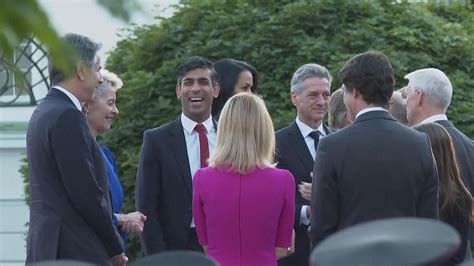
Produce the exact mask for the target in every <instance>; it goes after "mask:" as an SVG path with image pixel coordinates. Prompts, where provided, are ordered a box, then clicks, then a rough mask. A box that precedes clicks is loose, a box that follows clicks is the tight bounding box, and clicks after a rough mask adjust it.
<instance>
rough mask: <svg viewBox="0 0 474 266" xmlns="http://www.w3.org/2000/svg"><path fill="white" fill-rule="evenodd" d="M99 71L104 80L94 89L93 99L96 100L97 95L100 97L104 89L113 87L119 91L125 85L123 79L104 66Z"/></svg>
mask: <svg viewBox="0 0 474 266" xmlns="http://www.w3.org/2000/svg"><path fill="white" fill-rule="evenodd" d="M99 73H100V76H101V78H102V82H101V83H99V85H98V86H97V88H96V89H95V90H94V93H93V94H92V99H94V100H95V99H96V98H97V97H100V96H101V95H102V93H104V91H105V90H106V89H108V88H111V89H112V90H113V91H117V90H118V89H120V88H122V86H123V82H122V80H121V79H120V78H119V77H117V75H116V74H115V73H113V72H110V71H108V70H107V69H104V68H103V69H101V70H100V71H99Z"/></svg>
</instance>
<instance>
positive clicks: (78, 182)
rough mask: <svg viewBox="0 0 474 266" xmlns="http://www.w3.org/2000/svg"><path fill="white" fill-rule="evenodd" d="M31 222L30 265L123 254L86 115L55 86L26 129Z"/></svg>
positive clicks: (106, 259)
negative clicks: (49, 261) (46, 261)
mask: <svg viewBox="0 0 474 266" xmlns="http://www.w3.org/2000/svg"><path fill="white" fill-rule="evenodd" d="M26 141H27V152H28V167H29V168H28V170H29V176H30V183H29V187H30V224H29V231H28V240H27V258H26V263H35V262H39V261H44V260H56V259H71V260H80V261H89V262H93V263H97V264H108V263H110V257H112V256H115V255H119V254H121V253H122V252H123V248H122V241H121V238H120V235H119V234H118V232H117V230H116V228H115V227H114V225H113V224H112V209H111V207H110V206H111V204H110V197H109V193H108V182H107V173H106V168H105V166H104V161H103V158H102V154H101V152H100V150H99V147H98V146H97V144H96V141H95V139H94V137H93V136H92V135H91V133H90V130H89V127H88V125H87V121H86V118H85V116H84V114H83V113H82V112H81V111H80V110H78V109H77V108H76V106H75V105H74V103H73V102H72V101H71V100H70V99H69V98H68V97H67V96H66V94H64V93H63V92H61V91H59V90H57V89H51V90H50V91H49V93H48V94H47V96H46V97H45V98H44V99H43V100H42V101H41V103H40V104H39V105H38V106H37V107H36V109H35V111H34V112H33V115H32V116H31V119H30V122H29V125H28V130H27V137H26Z"/></svg>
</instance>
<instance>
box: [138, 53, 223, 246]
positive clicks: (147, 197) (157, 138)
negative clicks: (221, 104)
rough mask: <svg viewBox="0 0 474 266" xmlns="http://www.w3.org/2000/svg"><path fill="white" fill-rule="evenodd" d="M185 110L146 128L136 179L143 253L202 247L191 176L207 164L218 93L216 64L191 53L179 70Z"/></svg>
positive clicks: (180, 97) (181, 98) (177, 88)
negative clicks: (143, 219) (194, 216)
mask: <svg viewBox="0 0 474 266" xmlns="http://www.w3.org/2000/svg"><path fill="white" fill-rule="evenodd" d="M177 76H178V79H177V85H176V95H177V97H178V99H179V100H180V101H181V107H182V113H181V115H180V116H179V117H178V118H177V119H176V120H174V121H172V122H169V123H168V124H166V125H163V126H160V127H157V128H153V129H150V130H147V131H145V133H144V136H143V145H142V150H141V155H140V162H139V165H138V173H137V181H136V207H137V210H138V211H140V212H142V213H143V214H145V215H146V216H147V220H146V222H145V226H144V228H143V233H142V235H141V236H140V241H141V246H142V249H143V251H144V253H145V255H151V254H154V253H158V252H163V251H167V250H196V251H202V248H201V246H200V245H199V243H198V239H197V235H196V231H195V228H194V222H193V220H192V210H191V203H192V192H193V188H192V177H193V176H194V173H195V172H196V171H197V170H198V169H199V168H201V167H205V166H207V159H208V158H209V153H210V152H212V151H213V149H214V145H215V138H216V127H215V123H214V121H213V120H212V116H211V106H212V101H213V99H214V98H215V97H217V95H218V94H219V89H220V87H219V84H218V83H217V74H216V71H215V70H214V67H213V64H212V63H211V62H210V61H209V60H208V59H206V58H203V57H198V56H195V57H191V58H189V59H187V60H186V61H185V62H184V63H183V64H181V65H180V66H179V68H178V70H177Z"/></svg>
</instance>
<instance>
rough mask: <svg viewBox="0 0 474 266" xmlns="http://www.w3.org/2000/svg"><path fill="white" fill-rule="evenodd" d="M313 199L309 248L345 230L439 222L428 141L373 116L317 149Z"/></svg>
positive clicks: (435, 177) (362, 118) (391, 120)
mask: <svg viewBox="0 0 474 266" xmlns="http://www.w3.org/2000/svg"><path fill="white" fill-rule="evenodd" d="M317 154H318V156H317V157H316V161H315V165H314V170H313V173H314V177H313V191H312V196H311V212H312V213H311V232H310V238H311V243H312V245H313V247H315V246H317V245H318V244H319V243H320V242H321V241H322V240H323V239H324V238H326V237H327V236H329V235H330V234H332V233H334V232H336V231H338V230H341V229H343V228H346V227H349V226H352V225H355V224H359V223H363V222H367V221H372V220H376V219H383V218H390V217H409V216H414V217H427V218H433V219H437V217H438V199H437V197H438V175H437V172H436V168H435V165H434V159H433V156H432V153H431V146H430V142H429V139H428V136H427V135H426V134H424V133H420V132H417V131H415V130H413V129H410V128H408V127H406V126H404V125H402V124H400V123H398V122H397V121H396V120H395V119H394V118H393V117H391V116H390V115H389V114H388V112H385V111H372V112H368V113H365V114H362V115H360V116H359V117H358V118H357V119H356V121H355V122H354V123H353V124H352V125H350V126H348V127H346V128H344V129H341V130H339V131H337V132H335V133H333V134H331V135H329V136H327V137H325V138H323V139H322V140H321V141H320V142H319V145H318V150H317Z"/></svg>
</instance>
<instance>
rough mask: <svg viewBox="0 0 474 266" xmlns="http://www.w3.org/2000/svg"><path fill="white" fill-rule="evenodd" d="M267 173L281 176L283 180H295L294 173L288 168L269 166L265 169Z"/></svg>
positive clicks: (277, 176)
mask: <svg viewBox="0 0 474 266" xmlns="http://www.w3.org/2000/svg"><path fill="white" fill-rule="evenodd" d="M263 170H264V171H265V172H266V174H267V175H271V176H274V177H276V178H281V179H283V180H290V179H291V180H294V177H293V174H291V172H290V171H288V170H286V169H281V168H274V167H268V168H265V169H263Z"/></svg>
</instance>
